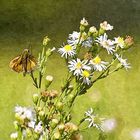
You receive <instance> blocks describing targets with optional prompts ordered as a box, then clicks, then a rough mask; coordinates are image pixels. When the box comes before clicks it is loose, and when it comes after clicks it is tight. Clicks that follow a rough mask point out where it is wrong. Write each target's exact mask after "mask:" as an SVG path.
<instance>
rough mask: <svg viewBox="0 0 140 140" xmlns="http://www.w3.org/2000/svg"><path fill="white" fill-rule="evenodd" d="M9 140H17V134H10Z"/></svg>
mask: <svg viewBox="0 0 140 140" xmlns="http://www.w3.org/2000/svg"><path fill="white" fill-rule="evenodd" d="M10 138H11V140H17V138H18V133H17V132H15V133H12V134H11V135H10Z"/></svg>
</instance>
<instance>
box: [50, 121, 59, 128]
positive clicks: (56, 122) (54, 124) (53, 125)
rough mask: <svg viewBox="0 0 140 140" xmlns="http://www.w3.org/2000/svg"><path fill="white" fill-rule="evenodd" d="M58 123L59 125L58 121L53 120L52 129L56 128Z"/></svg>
mask: <svg viewBox="0 0 140 140" xmlns="http://www.w3.org/2000/svg"><path fill="white" fill-rule="evenodd" d="M58 123H59V121H58V120H57V119H52V121H51V127H52V128H55V127H56V125H57V124H58Z"/></svg>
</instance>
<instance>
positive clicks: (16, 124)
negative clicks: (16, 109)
mask: <svg viewBox="0 0 140 140" xmlns="http://www.w3.org/2000/svg"><path fill="white" fill-rule="evenodd" d="M13 124H14V127H15V129H16V130H18V129H19V126H18V122H17V121H14V122H13Z"/></svg>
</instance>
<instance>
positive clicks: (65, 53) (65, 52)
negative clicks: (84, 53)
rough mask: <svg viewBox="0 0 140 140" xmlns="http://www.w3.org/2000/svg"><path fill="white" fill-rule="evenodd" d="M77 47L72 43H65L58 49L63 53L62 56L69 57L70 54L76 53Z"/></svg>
mask: <svg viewBox="0 0 140 140" xmlns="http://www.w3.org/2000/svg"><path fill="white" fill-rule="evenodd" d="M75 50H76V48H75V47H74V46H71V45H65V46H63V47H62V48H59V49H58V52H59V53H60V54H61V56H62V57H66V58H68V56H70V57H72V56H74V55H75V54H76V52H75Z"/></svg>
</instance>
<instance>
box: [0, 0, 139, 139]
mask: <svg viewBox="0 0 140 140" xmlns="http://www.w3.org/2000/svg"><path fill="white" fill-rule="evenodd" d="M108 6H110V7H109V8H106V7H108ZM139 7H140V2H138V1H137V0H133V1H132V0H123V1H122V0H120V1H119V0H113V1H112V0H106V1H103V0H98V1H95V0H88V1H87V0H82V1H81V0H76V1H75V0H70V1H66V0H61V1H56V0H41V1H22V2H21V1H18V0H14V1H4V0H1V1H0V12H1V13H2V14H0V140H9V134H10V133H11V132H12V131H13V129H14V128H13V120H14V112H13V109H14V106H15V105H17V104H19V105H27V106H29V105H30V104H32V101H31V96H32V94H33V93H34V92H36V91H35V89H34V87H33V86H32V83H31V79H30V77H29V76H27V77H25V78H24V77H23V76H22V74H17V73H15V72H12V71H11V70H10V69H9V67H8V64H9V61H10V60H11V59H12V58H13V57H14V56H16V55H18V54H19V53H21V51H22V50H23V49H24V48H26V47H27V45H28V43H29V42H31V43H32V45H33V53H34V54H35V55H36V56H37V53H38V51H39V50H41V48H39V47H38V46H39V44H40V43H39V42H41V40H42V38H43V36H44V35H46V34H47V35H49V36H50V37H51V38H52V42H53V44H54V46H55V47H57V46H60V45H61V43H62V42H63V41H64V40H65V38H66V37H67V34H68V33H70V32H71V31H73V30H76V29H78V24H79V20H80V19H81V18H82V17H84V16H85V17H87V18H88V20H89V22H90V24H91V25H95V26H96V25H98V24H99V23H100V22H101V21H103V20H108V21H109V22H110V23H111V24H112V25H114V26H115V29H114V31H113V33H112V34H113V35H115V36H118V34H120V35H125V34H130V35H132V36H134V37H135V43H136V45H135V47H134V48H132V49H131V50H130V51H129V52H128V53H127V54H126V56H127V57H128V58H129V62H130V63H131V64H132V69H131V70H130V71H128V72H126V71H124V70H121V71H119V72H117V73H114V74H112V75H111V76H109V77H108V78H106V79H104V80H101V81H98V82H97V83H95V85H94V86H93V88H92V89H91V90H89V92H88V93H87V94H86V95H82V96H80V97H79V98H78V99H77V102H76V104H75V106H74V111H73V120H74V121H75V122H77V121H78V120H79V119H80V118H81V117H82V115H83V114H84V111H85V110H87V109H88V108H90V107H96V108H97V113H99V114H100V115H101V116H102V117H115V118H116V119H117V121H118V128H117V131H115V132H114V133H113V134H109V135H108V138H107V140H131V136H130V132H131V131H132V130H133V129H135V128H138V127H140V118H139V116H140V109H139V107H140V100H139V99H140V94H139V91H140V78H139V73H140V61H139V59H140V57H139V56H140V47H139V46H140V41H139V40H140V34H139V29H140V24H139V22H140V18H139ZM77 11H78V12H77ZM58 62H59V64H58ZM47 65H48V69H47V74H51V75H53V76H54V78H55V82H54V83H53V85H52V88H56V89H58V88H59V87H60V85H61V81H62V80H63V77H64V76H65V72H66V69H65V66H64V61H63V60H62V59H61V58H60V57H59V56H58V55H53V56H52V57H51V58H50V61H49V62H48V64H47ZM83 136H84V139H85V140H93V139H94V140H97V139H98V138H97V132H96V131H95V130H94V129H91V130H89V131H85V132H83Z"/></svg>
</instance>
